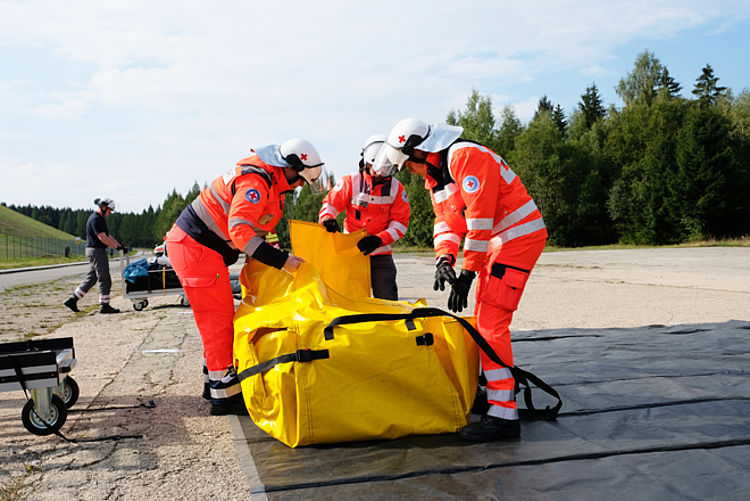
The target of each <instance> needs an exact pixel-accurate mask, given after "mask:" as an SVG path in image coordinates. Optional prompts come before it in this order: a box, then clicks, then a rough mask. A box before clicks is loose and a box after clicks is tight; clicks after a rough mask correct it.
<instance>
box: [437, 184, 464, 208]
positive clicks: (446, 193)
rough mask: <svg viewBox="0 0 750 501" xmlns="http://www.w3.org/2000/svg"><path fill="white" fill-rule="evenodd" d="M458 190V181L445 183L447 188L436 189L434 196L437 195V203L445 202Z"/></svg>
mask: <svg viewBox="0 0 750 501" xmlns="http://www.w3.org/2000/svg"><path fill="white" fill-rule="evenodd" d="M457 191H458V187H457V186H456V183H448V184H446V185H445V188H443V189H442V190H439V191H436V192H435V193H433V194H432V196H433V197H435V201H436V202H437V203H441V202H445V201H446V200H448V199H449V198H450V196H451V195H453V194H454V193H456V192H457Z"/></svg>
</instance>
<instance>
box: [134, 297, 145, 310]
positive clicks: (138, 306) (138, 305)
mask: <svg viewBox="0 0 750 501" xmlns="http://www.w3.org/2000/svg"><path fill="white" fill-rule="evenodd" d="M146 306H148V299H143V300H141V301H138V302H135V303H133V309H134V310H135V311H141V310H142V309H143V308H145V307H146Z"/></svg>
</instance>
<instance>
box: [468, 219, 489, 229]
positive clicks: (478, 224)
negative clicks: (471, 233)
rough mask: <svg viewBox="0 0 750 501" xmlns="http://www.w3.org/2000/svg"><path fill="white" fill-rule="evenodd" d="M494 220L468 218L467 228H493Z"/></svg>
mask: <svg viewBox="0 0 750 501" xmlns="http://www.w3.org/2000/svg"><path fill="white" fill-rule="evenodd" d="M493 222H494V220H493V219H492V218H491V217H487V218H468V219H466V228H467V229H469V230H491V229H492V223H493Z"/></svg>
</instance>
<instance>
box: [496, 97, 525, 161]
mask: <svg viewBox="0 0 750 501" xmlns="http://www.w3.org/2000/svg"><path fill="white" fill-rule="evenodd" d="M500 117H501V118H502V123H501V124H500V130H499V131H498V133H497V148H498V149H497V150H496V152H497V153H499V154H500V155H509V154H510V152H511V151H513V150H514V149H515V148H516V138H517V137H518V135H519V134H520V133H521V131H522V130H523V125H521V121H520V120H519V119H518V118H517V117H516V113H515V112H514V111H513V107H511V106H510V105H506V106H504V107H503V111H502V112H501V113H500Z"/></svg>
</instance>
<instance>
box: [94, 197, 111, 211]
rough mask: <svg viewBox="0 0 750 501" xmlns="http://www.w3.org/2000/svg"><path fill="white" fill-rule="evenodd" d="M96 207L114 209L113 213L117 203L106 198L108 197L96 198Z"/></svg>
mask: <svg viewBox="0 0 750 501" xmlns="http://www.w3.org/2000/svg"><path fill="white" fill-rule="evenodd" d="M94 205H96V206H97V207H100V208H103V207H106V208H109V209H112V210H113V211H114V210H115V201H114V200H112V199H111V198H106V197H102V198H95V199H94Z"/></svg>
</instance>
